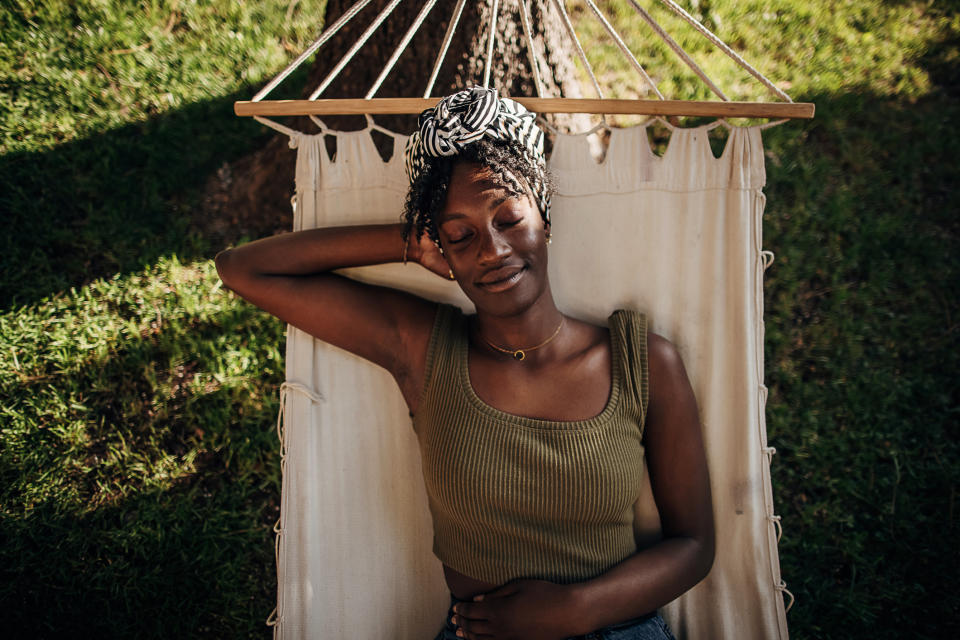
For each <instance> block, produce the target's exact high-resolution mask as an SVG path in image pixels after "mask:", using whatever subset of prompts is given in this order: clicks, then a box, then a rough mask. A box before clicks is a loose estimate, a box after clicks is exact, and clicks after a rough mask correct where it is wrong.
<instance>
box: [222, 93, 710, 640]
mask: <svg viewBox="0 0 960 640" xmlns="http://www.w3.org/2000/svg"><path fill="white" fill-rule="evenodd" d="M534 119H535V116H534V115H533V114H531V113H529V112H527V111H526V110H525V109H524V108H523V107H522V106H520V105H519V104H517V103H515V102H513V101H511V100H507V99H498V98H497V95H496V92H495V91H490V90H486V89H482V88H479V87H475V88H473V89H468V90H465V91H461V92H459V93H457V94H454V95H453V96H449V97H447V98H445V99H444V100H442V101H441V102H440V103H439V104H438V105H437V107H436V108H434V109H429V110H427V111H425V112H424V113H423V114H422V115H421V117H420V128H419V131H417V132H415V133H414V134H413V135H412V136H411V138H410V141H409V142H408V145H407V151H406V164H407V172H408V174H409V177H410V181H411V187H410V192H409V194H408V196H407V202H406V210H405V218H406V221H405V224H403V225H376V226H363V227H339V228H327V229H313V230H308V231H302V232H297V233H290V234H285V235H281V236H276V237H272V238H266V239H262V240H258V241H255V242H251V243H249V244H246V245H244V246H241V247H239V248H236V249H232V250H226V251H223V252H221V253H220V254H219V255H218V256H217V259H216V262H217V269H218V271H219V273H220V276H221V278H222V279H223V282H224V284H225V285H226V286H227V287H228V288H230V289H232V290H233V291H235V292H237V293H238V294H239V295H241V296H243V297H244V298H246V299H247V300H249V301H250V302H252V303H253V304H255V305H257V306H259V307H260V308H262V309H265V310H266V311H268V312H270V313H272V314H274V315H275V316H277V317H278V318H280V319H282V320H284V321H286V322H289V323H291V324H293V325H295V326H297V327H299V328H301V329H303V330H304V331H306V332H308V333H310V334H312V335H314V336H316V337H317V338H319V339H321V340H324V341H327V342H329V343H331V344H334V345H337V346H339V347H341V348H343V349H346V350H348V351H351V352H353V353H355V354H357V355H359V356H361V357H363V358H366V359H368V360H370V361H372V362H374V363H376V364H378V365H380V366H382V367H384V368H386V369H387V370H388V371H390V372H391V373H392V374H393V377H394V379H395V380H396V381H397V384H398V385H399V387H400V390H401V392H402V394H403V396H404V398H405V400H406V402H407V405H408V406H409V409H410V414H411V415H412V416H413V426H414V429H415V431H416V433H417V436H418V439H419V442H420V447H421V455H422V461H423V467H424V481H425V486H426V489H427V494H428V498H429V503H430V509H431V514H432V516H433V523H434V552H435V554H436V555H437V556H438V557H439V558H440V560H441V561H442V562H443V565H444V575H445V578H446V581H447V585H448V586H449V589H450V592H451V596H452V606H451V611H450V613H449V615H448V620H447V621H446V626H445V628H444V629H443V630H442V631H441V632H440V634H439V635H438V636H437V638H438V639H444V640H446V639H451V638H456V637H463V638H470V639H474V638H475V639H481V638H483V639H506V638H523V639H525V640H530V639H539V638H542V639H560V638H568V637H572V636H585V637H594V638H620V639H624V640H625V639H627V638H664V637H667V638H669V637H672V636H671V635H670V632H669V630H668V629H667V628H666V625H665V624H664V623H663V620H662V618H660V617H659V616H658V615H657V614H656V609H657V608H658V607H660V606H662V605H664V604H666V603H667V602H669V601H671V600H673V599H674V598H676V597H677V596H679V595H680V594H682V593H683V592H685V591H686V590H687V589H689V588H690V587H692V586H693V585H694V584H696V583H697V582H698V581H699V580H701V579H702V578H703V577H704V576H705V575H706V574H707V572H708V571H709V569H710V566H711V564H712V561H713V544H714V543H713V516H712V508H711V498H710V488H709V481H708V475H707V468H706V459H705V455H704V451H703V444H702V439H701V434H700V425H699V418H698V414H697V408H696V401H695V399H694V396H693V392H692V390H691V387H690V383H689V381H688V379H687V375H686V372H685V370H684V367H683V363H682V362H681V360H680V357H679V356H678V354H677V351H676V349H675V348H674V347H673V345H671V344H670V343H669V342H668V341H667V340H665V339H664V338H662V337H660V336H657V335H655V334H653V333H648V332H647V331H646V319H645V318H644V316H642V315H641V314H638V313H634V312H625V311H618V312H616V313H614V314H613V315H611V317H610V321H609V324H610V326H609V327H602V326H596V325H592V324H589V323H586V322H582V321H580V320H577V319H574V318H571V317H568V316H565V315H563V314H562V313H561V312H560V310H558V309H557V307H556V305H555V304H554V300H553V296H552V293H551V289H550V282H549V278H548V276H547V244H548V243H549V240H550V218H549V206H550V183H549V178H548V176H547V173H546V169H545V162H544V157H543V136H542V132H541V131H540V130H539V129H538V128H537V127H536V125H535V124H534ZM407 260H410V261H414V262H418V263H419V264H421V265H423V266H424V267H426V268H427V269H429V270H431V271H433V272H435V273H436V274H438V275H440V276H442V277H448V278H451V279H455V280H456V281H457V283H458V284H459V286H460V288H461V289H462V290H463V292H464V293H465V294H466V296H467V297H468V298H469V299H470V300H471V301H472V302H473V303H474V305H475V307H476V314H475V315H471V316H465V315H463V314H462V313H461V312H460V311H459V309H456V308H454V307H450V306H448V305H437V304H436V303H433V302H431V301H428V300H424V299H422V298H419V297H416V296H413V295H411V294H408V293H405V292H402V291H398V290H395V289H390V288H385V287H377V286H371V285H365V284H361V283H358V282H355V281H352V280H350V279H348V278H345V277H342V276H339V275H337V274H334V273H332V271H333V270H335V269H339V268H344V267H354V266H361V265H371V264H381V263H388V262H397V261H407ZM644 463H646V464H647V465H648V469H649V474H650V480H651V486H652V489H653V494H654V498H655V500H656V504H657V508H658V511H659V514H660V520H661V527H662V532H663V537H662V539H661V541H660V542H658V543H657V544H656V545H654V546H652V547H650V548H647V549H643V550H637V549H636V546H635V543H634V541H633V531H632V519H633V511H632V507H633V503H634V502H635V500H636V498H637V496H638V494H639V489H640V480H641V478H642V472H643V464H644Z"/></svg>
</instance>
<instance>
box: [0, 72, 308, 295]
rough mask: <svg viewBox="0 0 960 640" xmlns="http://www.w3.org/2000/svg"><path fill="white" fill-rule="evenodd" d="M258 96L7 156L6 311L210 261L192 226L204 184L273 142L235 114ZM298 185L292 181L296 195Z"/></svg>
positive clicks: (1, 179)
mask: <svg viewBox="0 0 960 640" xmlns="http://www.w3.org/2000/svg"><path fill="white" fill-rule="evenodd" d="M251 92H252V91H251V90H250V89H249V88H243V89H241V90H238V91H237V92H236V93H235V94H233V95H228V96H223V97H220V98H217V99H214V100H210V101H206V102H198V103H192V104H189V105H187V106H184V107H182V108H180V109H177V110H174V111H171V112H169V113H164V114H162V115H158V116H155V117H153V118H151V119H149V120H147V121H144V122H139V123H132V124H128V125H125V126H122V127H120V128H117V129H112V130H109V131H104V132H102V133H100V134H98V135H94V136H92V137H88V138H83V139H80V140H76V141H73V142H69V143H65V144H62V145H59V146H57V147H54V148H52V149H49V150H45V151H38V152H29V153H20V152H18V153H10V154H7V155H5V156H3V157H0V184H2V185H3V188H2V189H0V211H2V212H3V219H4V222H5V227H6V228H5V233H4V234H2V237H0V274H2V275H0V305H2V308H4V309H9V308H12V307H14V306H19V305H25V304H30V303H32V302H36V301H38V300H40V299H42V298H43V297H45V296H47V295H50V294H53V293H56V292H59V291H64V290H67V289H69V288H70V287H74V286H79V285H82V284H84V283H86V282H88V281H90V280H91V279H95V278H100V277H104V276H110V275H112V274H114V273H118V272H119V273H128V272H131V271H139V270H140V269H142V268H144V267H146V266H149V265H151V264H153V263H154V262H156V259H157V258H158V257H159V256H161V255H170V254H176V255H178V256H180V257H181V259H183V260H189V259H191V258H195V257H199V256H204V255H208V254H209V253H210V251H211V250H216V249H219V248H221V247H214V248H211V247H208V246H207V243H206V241H205V240H204V238H202V237H201V236H200V235H198V234H196V233H194V232H192V230H191V228H190V221H191V217H192V216H193V215H194V214H193V211H194V209H195V208H196V207H197V206H198V205H199V201H200V195H201V191H202V188H203V185H204V183H205V182H206V180H207V178H208V177H209V176H211V175H212V174H213V173H214V172H215V171H216V169H217V168H218V167H219V166H221V165H222V164H223V163H224V162H228V161H230V160H232V159H235V158H237V157H239V156H241V155H243V154H245V153H247V152H250V151H252V150H254V149H257V148H259V147H261V146H262V145H263V144H264V143H265V141H266V140H267V139H268V137H269V136H270V135H271V134H272V132H269V130H267V129H265V128H264V127H262V126H261V125H259V124H257V123H256V122H254V121H253V120H252V119H249V118H238V117H236V116H234V115H233V102H234V101H235V100H237V99H246V98H247V97H249V95H250V93H251ZM292 184H293V177H292V176H291V192H292Z"/></svg>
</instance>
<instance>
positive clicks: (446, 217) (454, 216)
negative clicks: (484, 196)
mask: <svg viewBox="0 0 960 640" xmlns="http://www.w3.org/2000/svg"><path fill="white" fill-rule="evenodd" d="M513 197H515V196H509V195H508V196H502V197H500V198H494V199H493V202H491V203H490V206H489V207H487V210H488V211H492V210H493V209H496V208H497V207H499V206H500V205H502V204H503V203H504V202H506V201H507V200H509V199H510V198H513ZM466 217H467V214H465V213H457V212H456V211H453V212H451V213H443V214H441V215H440V224H443V223H444V222H448V221H450V220H458V219H460V218H466Z"/></svg>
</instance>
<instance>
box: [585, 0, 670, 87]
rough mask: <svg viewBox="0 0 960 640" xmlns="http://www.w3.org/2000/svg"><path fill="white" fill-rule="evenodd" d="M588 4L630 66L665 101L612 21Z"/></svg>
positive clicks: (592, 3)
mask: <svg viewBox="0 0 960 640" xmlns="http://www.w3.org/2000/svg"><path fill="white" fill-rule="evenodd" d="M586 2H587V6H589V7H590V9H591V10H592V11H593V14H594V15H595V16H597V20H599V21H600V24H602V25H603V28H604V29H606V30H607V33H609V34H610V37H611V38H613V40H614V42H616V43H617V47H619V48H620V51H621V52H622V53H623V55H624V56H625V57H626V58H627V60H628V61H629V62H630V64H631V65H633V68H634V69H636V71H637V73H639V74H640V77H641V78H643V81H644V82H645V83H646V84H647V85H648V86H649V87H650V88H651V89H653V92H654V93H655V94H656V96H657V98H658V99H660V100H663V99H664V97H663V94H662V93H660V89H658V88H657V83H655V82H654V81H653V79H652V78H651V77H650V76H649V75H647V72H646V71H644V69H643V65H641V64H640V61H639V60H637V57H636V56H635V55H633V52H632V51H630V47H628V46H627V43H626V42H624V41H623V38H621V37H620V34H619V33H618V32H617V30H616V29H614V28H613V25H612V24H610V21H609V20H607V17H606V16H605V15H603V13H602V12H601V11H600V9H599V7H597V5H596V4H595V3H594V1H593V0H586Z"/></svg>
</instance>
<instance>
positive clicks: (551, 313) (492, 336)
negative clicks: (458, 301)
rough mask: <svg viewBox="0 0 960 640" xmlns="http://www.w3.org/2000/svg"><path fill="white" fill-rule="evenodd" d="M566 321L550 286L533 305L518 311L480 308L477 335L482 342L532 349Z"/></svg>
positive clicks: (505, 346) (503, 346)
mask: <svg viewBox="0 0 960 640" xmlns="http://www.w3.org/2000/svg"><path fill="white" fill-rule="evenodd" d="M562 321H563V314H562V313H560V310H559V309H557V305H556V304H555V303H554V301H553V295H551V293H550V291H549V289H548V290H547V291H546V292H544V295H543V296H541V297H540V298H539V299H538V300H537V301H536V302H535V303H534V304H533V305H531V306H529V307H527V308H526V309H524V310H523V311H521V312H519V313H517V314H514V315H508V316H494V315H491V314H488V313H484V312H482V311H481V310H479V309H478V310H477V326H476V335H477V337H479V338H480V340H479V342H480V343H483V342H487V343H493V344H495V345H497V346H498V347H502V348H504V349H528V348H530V347H533V346H536V345H538V344H540V343H542V342H543V341H544V340H547V339H548V338H550V337H551V336H552V335H553V334H554V332H555V331H556V330H557V327H558V326H560V323H561V322H562ZM546 346H549V345H545V347H544V348H546Z"/></svg>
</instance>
